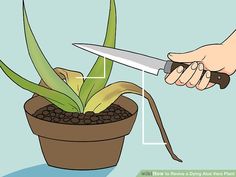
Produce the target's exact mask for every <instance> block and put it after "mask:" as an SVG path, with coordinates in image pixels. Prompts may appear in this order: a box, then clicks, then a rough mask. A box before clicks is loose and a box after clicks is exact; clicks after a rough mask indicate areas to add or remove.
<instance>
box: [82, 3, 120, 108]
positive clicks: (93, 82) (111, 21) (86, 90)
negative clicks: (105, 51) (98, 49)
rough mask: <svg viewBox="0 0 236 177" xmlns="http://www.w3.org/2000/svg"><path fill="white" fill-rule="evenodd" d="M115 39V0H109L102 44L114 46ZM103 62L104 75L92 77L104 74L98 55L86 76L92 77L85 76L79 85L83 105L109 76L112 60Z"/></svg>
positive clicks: (102, 86)
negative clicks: (108, 10) (105, 29)
mask: <svg viewBox="0 0 236 177" xmlns="http://www.w3.org/2000/svg"><path fill="white" fill-rule="evenodd" d="M115 39H116V6H115V0H111V1H110V12H109V18H108V24H107V31H106V37H105V41H104V46H107V47H112V48H114V47H115ZM105 62H106V63H105V66H106V68H105V69H106V71H105V77H104V78H102V79H101V78H99V79H96V78H94V77H103V75H104V58H103V57H98V59H97V61H96V63H95V64H94V65H93V67H92V69H91V70H90V72H89V74H88V76H87V77H92V78H87V79H86V80H85V81H84V83H83V85H82V87H81V90H80V94H79V96H80V98H81V101H82V103H83V105H84V106H85V105H86V103H87V102H88V101H89V99H90V98H91V97H92V96H93V95H94V94H96V93H97V92H98V91H99V90H101V89H103V88H104V87H105V85H106V83H107V81H108V79H109V77H110V73H111V70H112V64H113V62H112V61H111V60H108V59H106V60H105Z"/></svg>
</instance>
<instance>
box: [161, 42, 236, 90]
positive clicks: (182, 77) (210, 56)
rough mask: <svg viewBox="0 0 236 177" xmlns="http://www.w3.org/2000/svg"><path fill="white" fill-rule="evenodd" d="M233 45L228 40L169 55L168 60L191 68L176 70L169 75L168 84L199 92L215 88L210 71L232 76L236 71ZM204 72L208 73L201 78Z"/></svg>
mask: <svg viewBox="0 0 236 177" xmlns="http://www.w3.org/2000/svg"><path fill="white" fill-rule="evenodd" d="M232 43H233V40H232V41H231V42H229V41H227V40H226V41H225V42H224V43H222V44H212V45H206V46H203V47H200V48H198V49H196V50H193V51H190V52H186V53H169V54H168V58H169V59H171V60H172V61H175V62H184V63H187V64H189V65H190V66H189V67H188V68H187V69H186V70H184V68H183V67H182V66H180V67H178V68H176V69H175V70H174V71H173V72H171V73H170V74H168V75H167V77H166V79H165V80H166V82H167V83H168V84H174V83H175V84H176V85H179V86H184V85H186V86H187V87H189V88H193V87H196V88H197V89H198V90H204V89H206V88H210V87H212V86H214V85H215V84H214V83H210V82H209V81H210V77H211V72H210V71H217V72H221V73H226V74H228V75H232V74H233V73H234V72H235V70H236V52H235V51H234V49H233V48H234V47H235V46H234V47H233V45H232ZM235 45H236V44H235ZM203 70H206V71H207V72H206V73H205V74H204V76H203V77H202V78H201V75H202V72H203Z"/></svg>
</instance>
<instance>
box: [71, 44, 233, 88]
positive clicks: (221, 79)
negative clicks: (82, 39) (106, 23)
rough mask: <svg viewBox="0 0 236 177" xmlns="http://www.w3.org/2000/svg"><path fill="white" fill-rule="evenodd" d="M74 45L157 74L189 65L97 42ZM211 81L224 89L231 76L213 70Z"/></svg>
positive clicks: (185, 67) (167, 72)
mask: <svg viewBox="0 0 236 177" xmlns="http://www.w3.org/2000/svg"><path fill="white" fill-rule="evenodd" d="M73 45H74V46H76V47H78V48H81V49H83V50H85V51H88V52H90V53H93V54H96V55H98V56H103V57H105V58H107V59H110V60H113V61H115V62H117V63H120V64H123V65H126V66H129V67H132V68H135V69H139V70H142V71H145V72H148V73H151V74H155V75H158V72H159V70H163V71H164V72H165V73H166V74H169V73H171V72H172V71H173V70H175V69H176V68H177V67H179V66H183V68H184V69H187V68H188V66H189V65H187V64H185V63H178V62H173V61H170V60H163V59H159V58H156V57H152V56H148V55H144V54H140V53H136V52H131V51H127V50H122V49H117V48H115V49H114V48H109V47H104V46H100V45H95V44H85V43H73ZM205 72H206V71H205V70H204V71H203V73H202V76H203V75H204V74H205ZM210 82H212V83H215V84H219V85H220V88H221V89H224V88H226V87H227V86H228V84H229V82H230V77H229V75H227V74H225V73H220V72H216V71H211V78H210Z"/></svg>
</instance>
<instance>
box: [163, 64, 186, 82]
mask: <svg viewBox="0 0 236 177" xmlns="http://www.w3.org/2000/svg"><path fill="white" fill-rule="evenodd" d="M183 70H184V68H183V66H179V67H178V68H176V69H175V70H174V71H172V72H171V73H170V74H169V75H168V76H167V77H166V79H165V81H166V83H168V84H174V83H175V82H176V81H177V80H178V79H179V77H180V76H181V74H182V72H183Z"/></svg>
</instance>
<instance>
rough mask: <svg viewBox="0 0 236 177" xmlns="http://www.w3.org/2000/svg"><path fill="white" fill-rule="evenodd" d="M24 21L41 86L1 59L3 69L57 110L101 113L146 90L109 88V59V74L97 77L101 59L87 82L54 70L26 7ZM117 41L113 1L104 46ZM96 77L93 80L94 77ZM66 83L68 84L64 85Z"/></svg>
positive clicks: (124, 85) (121, 84) (129, 85)
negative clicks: (43, 50)
mask: <svg viewBox="0 0 236 177" xmlns="http://www.w3.org/2000/svg"><path fill="white" fill-rule="evenodd" d="M23 22H24V32H25V39H26V44H27V49H28V53H29V56H30V58H31V61H32V62H33V64H34V67H35V69H36V71H37V72H38V74H39V75H40V77H41V79H42V80H41V82H40V84H36V83H33V82H31V81H28V80H27V79H25V78H23V77H21V76H20V75H18V74H16V73H15V72H14V71H12V70H11V69H10V68H9V67H8V66H6V65H5V64H4V63H3V62H2V60H0V68H1V69H2V70H3V72H4V73H5V74H6V75H7V76H8V77H9V78H10V79H11V80H12V81H13V82H15V83H16V84H17V85H19V86H20V87H22V88H23V89H26V90H28V91H30V92H32V93H36V94H38V95H40V96H42V97H44V98H45V99H47V100H48V101H50V102H51V103H53V104H54V105H56V106H57V107H59V108H61V109H63V110H64V111H67V112H87V111H93V112H95V113H99V112H101V111H103V110H105V109H106V108H107V107H109V106H110V105H111V104H112V103H114V102H115V101H116V100H117V99H118V97H119V96H121V95H123V94H127V93H132V94H138V95H142V89H141V88H140V87H139V86H137V85H135V84H133V83H129V82H116V83H113V84H110V85H108V86H106V83H107V81H108V79H109V76H110V73H111V70H112V61H111V60H109V59H105V65H106V71H105V73H106V74H105V77H104V78H102V79H93V77H101V76H103V73H104V71H103V69H104V68H103V66H104V63H103V62H104V60H103V58H102V57H98V59H97V61H96V63H95V64H94V66H93V67H92V69H91V71H90V72H89V74H88V76H87V77H86V78H87V79H85V80H84V79H83V74H82V73H80V72H78V71H71V70H67V69H63V68H55V69H53V68H52V67H51V65H50V64H49V63H48V61H47V59H46V57H45V55H44V54H43V52H42V51H41V49H40V46H39V44H38V43H37V41H36V38H35V36H34V34H33V32H32V30H31V27H30V24H29V21H28V17H27V13H26V9H25V6H24V5H23ZM115 39H116V8H115V0H110V11H109V18H108V24H107V32H106V37H105V41H104V45H105V46H107V47H113V48H114V47H115ZM91 77H92V78H91ZM64 81H66V82H64ZM144 96H145V98H146V99H147V100H148V102H149V104H150V107H151V109H152V112H153V114H154V117H155V119H156V122H157V124H158V126H159V128H160V131H161V135H162V138H163V141H164V142H165V143H166V147H167V149H168V151H169V153H170V154H171V156H172V158H173V159H175V160H177V161H181V159H179V158H178V157H177V156H176V155H175V154H174V152H173V150H172V148H171V145H170V142H169V140H168V137H167V135H166V132H165V130H164V128H163V124H162V121H161V119H160V116H159V113H158V110H157V107H156V105H155V102H154V100H153V98H152V97H151V95H150V94H149V93H148V92H147V91H146V90H145V91H144Z"/></svg>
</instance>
